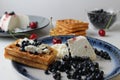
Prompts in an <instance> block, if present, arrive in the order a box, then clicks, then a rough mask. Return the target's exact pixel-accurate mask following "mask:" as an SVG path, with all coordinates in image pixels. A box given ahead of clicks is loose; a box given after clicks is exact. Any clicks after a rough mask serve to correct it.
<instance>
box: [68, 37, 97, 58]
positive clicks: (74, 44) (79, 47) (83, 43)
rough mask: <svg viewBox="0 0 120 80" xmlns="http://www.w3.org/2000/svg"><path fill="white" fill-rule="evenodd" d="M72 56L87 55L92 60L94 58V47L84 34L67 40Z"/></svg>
mask: <svg viewBox="0 0 120 80" xmlns="http://www.w3.org/2000/svg"><path fill="white" fill-rule="evenodd" d="M67 42H68V46H69V48H70V52H71V55H72V56H80V57H82V56H88V57H90V58H91V59H92V60H95V59H96V54H95V52H94V49H93V48H92V46H91V45H90V43H89V42H88V40H87V39H86V37H84V36H78V37H74V38H71V39H68V40H67Z"/></svg>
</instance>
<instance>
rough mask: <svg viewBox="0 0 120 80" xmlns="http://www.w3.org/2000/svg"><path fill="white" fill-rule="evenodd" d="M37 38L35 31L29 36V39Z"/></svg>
mask: <svg viewBox="0 0 120 80" xmlns="http://www.w3.org/2000/svg"><path fill="white" fill-rule="evenodd" d="M37 38H38V36H37V34H35V33H33V34H31V35H30V37H29V39H37Z"/></svg>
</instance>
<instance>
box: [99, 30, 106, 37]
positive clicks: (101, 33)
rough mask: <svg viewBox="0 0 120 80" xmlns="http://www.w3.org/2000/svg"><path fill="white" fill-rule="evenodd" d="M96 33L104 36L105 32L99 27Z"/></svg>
mask: <svg viewBox="0 0 120 80" xmlns="http://www.w3.org/2000/svg"><path fill="white" fill-rule="evenodd" d="M98 33H99V35H100V36H105V34H106V33H105V30H103V29H100V30H99V32H98Z"/></svg>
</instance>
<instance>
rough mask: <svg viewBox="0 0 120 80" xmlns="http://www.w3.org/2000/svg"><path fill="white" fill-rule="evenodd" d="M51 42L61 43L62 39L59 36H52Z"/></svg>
mask: <svg viewBox="0 0 120 80" xmlns="http://www.w3.org/2000/svg"><path fill="white" fill-rule="evenodd" d="M52 42H53V44H61V43H62V40H61V39H60V38H53V40H52Z"/></svg>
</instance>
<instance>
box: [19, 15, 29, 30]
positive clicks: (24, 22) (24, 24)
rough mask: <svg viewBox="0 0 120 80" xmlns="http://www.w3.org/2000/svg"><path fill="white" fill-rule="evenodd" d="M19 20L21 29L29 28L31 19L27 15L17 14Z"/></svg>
mask: <svg viewBox="0 0 120 80" xmlns="http://www.w3.org/2000/svg"><path fill="white" fill-rule="evenodd" d="M17 16H18V19H19V24H18V25H19V28H22V29H26V28H27V26H29V22H30V20H29V17H28V16H27V15H23V14H17Z"/></svg>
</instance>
